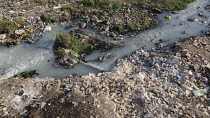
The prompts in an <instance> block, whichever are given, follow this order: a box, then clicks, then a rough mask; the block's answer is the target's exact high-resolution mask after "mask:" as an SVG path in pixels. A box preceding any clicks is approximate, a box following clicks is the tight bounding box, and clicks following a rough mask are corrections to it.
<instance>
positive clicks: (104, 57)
mask: <svg viewBox="0 0 210 118" xmlns="http://www.w3.org/2000/svg"><path fill="white" fill-rule="evenodd" d="M111 55H112V54H111V53H106V54H104V55H103V56H99V57H98V61H100V62H103V61H104V60H106V59H107V58H109V57H110V56H111Z"/></svg>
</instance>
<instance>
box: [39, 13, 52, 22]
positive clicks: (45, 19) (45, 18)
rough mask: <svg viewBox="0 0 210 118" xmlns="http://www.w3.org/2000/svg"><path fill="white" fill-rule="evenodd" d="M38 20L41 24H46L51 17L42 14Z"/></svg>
mask: <svg viewBox="0 0 210 118" xmlns="http://www.w3.org/2000/svg"><path fill="white" fill-rule="evenodd" d="M40 18H41V20H42V21H43V22H46V23H48V22H50V20H51V17H50V16H49V15H44V14H43V15H41V16H40Z"/></svg>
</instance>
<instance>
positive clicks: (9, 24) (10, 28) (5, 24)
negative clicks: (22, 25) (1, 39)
mask: <svg viewBox="0 0 210 118" xmlns="http://www.w3.org/2000/svg"><path fill="white" fill-rule="evenodd" d="M0 26H1V28H0V33H2V34H3V33H8V34H11V33H13V32H14V31H15V30H17V29H18V27H17V25H16V24H15V22H13V21H10V20H7V19H2V20H0Z"/></svg>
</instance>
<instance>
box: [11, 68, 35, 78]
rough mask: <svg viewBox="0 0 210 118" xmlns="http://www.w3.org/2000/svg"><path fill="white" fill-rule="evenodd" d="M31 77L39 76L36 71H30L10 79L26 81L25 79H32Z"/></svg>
mask: <svg viewBox="0 0 210 118" xmlns="http://www.w3.org/2000/svg"><path fill="white" fill-rule="evenodd" d="M33 75H39V74H38V73H37V72H36V70H32V71H25V72H21V73H17V74H16V75H14V76H13V77H11V78H19V79H26V78H32V77H33ZM11 78H10V79H11Z"/></svg>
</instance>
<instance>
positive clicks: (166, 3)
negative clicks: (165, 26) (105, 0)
mask: <svg viewBox="0 0 210 118" xmlns="http://www.w3.org/2000/svg"><path fill="white" fill-rule="evenodd" d="M133 1H134V2H136V3H138V4H142V5H143V6H148V7H150V8H159V9H163V10H181V9H185V8H186V7H187V4H188V3H190V2H193V1H195V0H133Z"/></svg>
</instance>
